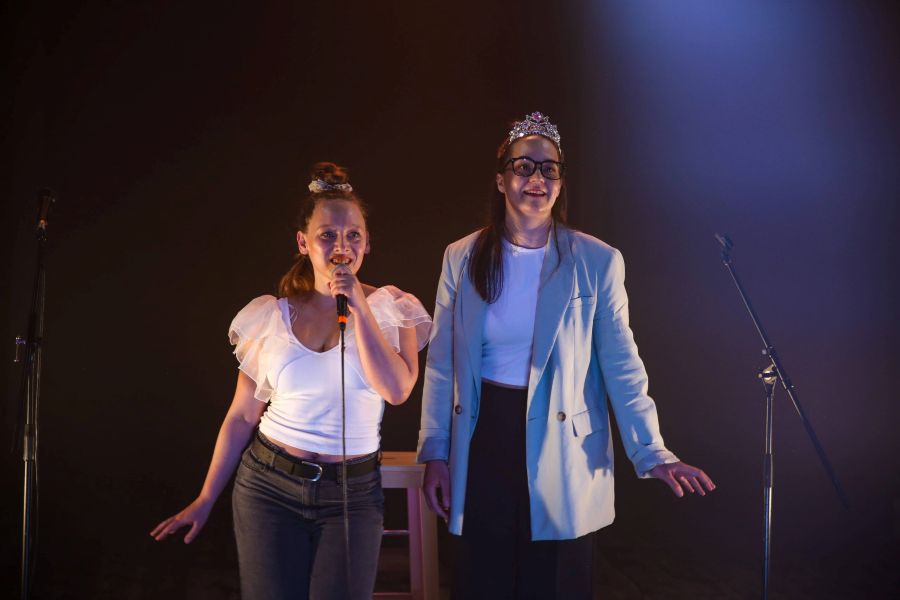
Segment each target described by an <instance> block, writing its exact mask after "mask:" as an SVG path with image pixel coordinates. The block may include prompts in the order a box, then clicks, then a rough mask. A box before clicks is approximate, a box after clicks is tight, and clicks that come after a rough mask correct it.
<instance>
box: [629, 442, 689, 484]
mask: <svg viewBox="0 0 900 600" xmlns="http://www.w3.org/2000/svg"><path fill="white" fill-rule="evenodd" d="M679 460H680V459H679V458H678V457H677V456H675V455H674V454H673V453H672V452H669V451H668V450H665V449H664V450H648V451H647V452H645V453H644V452H642V453H641V456H639V457H636V458H635V459H633V461H632V462H633V464H634V470H635V472H636V473H637V476H638V479H649V478H650V477H651V475H650V471H651V470H652V469H653V467H655V466H656V465H667V464H670V463H676V462H679Z"/></svg>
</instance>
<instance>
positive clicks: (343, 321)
mask: <svg viewBox="0 0 900 600" xmlns="http://www.w3.org/2000/svg"><path fill="white" fill-rule="evenodd" d="M334 299H335V301H336V302H337V321H338V327H340V328H341V331H344V329H346V327H347V318H348V317H349V316H350V308H349V307H348V306H347V296H345V295H344V294H338V295H337V296H335V297H334Z"/></svg>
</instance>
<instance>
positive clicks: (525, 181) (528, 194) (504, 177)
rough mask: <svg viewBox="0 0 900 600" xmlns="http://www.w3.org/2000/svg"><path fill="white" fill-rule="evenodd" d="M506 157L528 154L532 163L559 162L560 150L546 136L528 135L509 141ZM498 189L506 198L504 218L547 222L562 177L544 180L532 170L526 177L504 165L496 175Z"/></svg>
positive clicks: (538, 171) (560, 187)
mask: <svg viewBox="0 0 900 600" xmlns="http://www.w3.org/2000/svg"><path fill="white" fill-rule="evenodd" d="M507 156H508V157H510V158H512V157H520V156H527V157H528V158H530V159H531V160H533V161H535V162H541V161H545V160H555V161H559V160H560V156H559V151H558V150H557V149H556V146H555V145H554V144H553V142H551V141H550V140H548V139H547V138H545V137H543V136H540V135H529V136H527V137H523V138H520V139H518V140H516V141H515V142H513V143H512V145H510V147H509V151H508V152H507ZM497 189H498V190H500V192H501V193H502V194H503V195H504V196H505V197H506V218H507V220H509V219H511V218H512V219H515V220H517V221H522V220H527V221H535V220H539V221H544V220H546V221H549V220H550V219H551V218H552V217H551V210H552V209H553V205H554V203H555V202H556V199H557V197H558V196H559V192H560V190H561V189H562V179H547V178H545V177H544V176H543V175H541V170H540V169H535V171H534V173H532V174H531V176H529V177H522V176H519V175H516V174H515V173H513V171H512V169H511V168H507V169H506V170H505V171H503V172H502V173H498V174H497Z"/></svg>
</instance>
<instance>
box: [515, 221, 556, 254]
mask: <svg viewBox="0 0 900 600" xmlns="http://www.w3.org/2000/svg"><path fill="white" fill-rule="evenodd" d="M552 223H553V220H552V219H529V218H527V217H522V216H520V215H510V214H509V213H507V215H506V236H507V239H509V241H510V242H512V243H513V244H515V245H516V246H524V247H526V248H542V247H544V246H546V245H547V238H549V237H550V225H551V224H552Z"/></svg>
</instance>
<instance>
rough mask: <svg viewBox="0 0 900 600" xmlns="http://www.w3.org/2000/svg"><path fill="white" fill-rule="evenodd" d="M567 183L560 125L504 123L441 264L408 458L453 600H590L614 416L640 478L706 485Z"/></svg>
mask: <svg viewBox="0 0 900 600" xmlns="http://www.w3.org/2000/svg"><path fill="white" fill-rule="evenodd" d="M564 176H565V162H564V159H563V153H562V148H561V146H560V136H559V133H558V131H557V129H556V127H555V126H554V125H552V124H551V123H550V121H549V120H548V118H547V117H546V116H544V115H542V114H541V113H532V114H530V115H527V116H526V117H525V119H524V120H522V121H519V122H516V123H515V124H514V126H513V128H512V130H511V131H510V132H509V135H508V136H507V138H506V139H505V140H504V141H503V143H502V144H501V146H500V148H499V150H498V152H497V174H496V183H497V191H496V193H495V195H494V198H493V200H492V203H491V210H490V223H489V224H488V225H487V226H486V227H485V228H483V229H480V230H479V231H476V232H474V233H472V234H470V235H468V236H466V237H464V238H463V239H461V240H458V241H456V242H454V243H452V244H451V245H450V246H448V247H447V250H446V252H445V254H444V260H443V268H442V271H441V279H440V282H439V284H438V290H437V298H436V306H435V312H434V328H433V331H432V336H431V341H430V346H429V350H428V359H427V363H426V370H425V387H424V395H423V400H422V425H421V431H420V435H419V447H418V459H419V461H420V462H424V463H426V465H427V466H426V474H425V479H424V484H423V491H424V493H425V496H426V499H427V501H428V503H429V505H430V507H431V509H432V510H434V511H435V512H436V513H437V514H438V515H439V516H441V517H442V518H444V519H445V520H447V523H448V526H449V529H450V532H451V533H453V534H455V535H458V536H460V538H459V545H458V552H457V560H456V563H457V565H456V573H455V577H454V584H453V595H454V597H455V598H466V599H474V598H492V599H495V598H542V599H548V598H566V599H567V600H571V599H577V598H590V597H591V568H590V567H591V560H592V536H591V535H590V534H591V533H592V532H594V531H596V530H598V529H600V528H601V527H605V526H606V525H609V524H610V523H611V522H612V521H613V516H614V512H613V456H612V440H611V435H610V421H609V412H608V406H610V405H611V406H612V408H613V412H614V414H615V418H616V422H617V424H618V427H619V431H620V433H621V437H622V441H623V442H624V445H625V450H626V452H627V453H628V457H629V458H630V459H631V461H632V463H633V464H634V467H635V469H636V471H637V474H638V476H639V477H656V478H658V479H661V480H663V481H665V482H666V483H667V484H668V485H669V486H670V487H671V488H672V491H673V492H674V493H675V495H676V496H682V495H683V494H684V491H685V490H687V491H688V492H692V493H693V492H696V493H699V494H700V495H705V492H706V491H711V490H713V489H714V487H715V486H714V484H713V482H712V481H711V480H710V478H709V477H708V476H707V475H706V474H705V473H704V472H703V471H702V470H700V469H698V468H696V467H692V466H690V465H687V464H685V463H682V462H680V461H679V459H678V458H677V457H676V456H675V455H674V454H673V453H672V452H670V451H669V450H667V449H666V447H665V445H664V444H663V440H662V437H661V435H660V432H659V425H658V422H657V416H656V406H655V404H654V402H653V400H652V399H651V398H650V396H648V395H647V374H646V371H645V370H644V365H643V363H642V362H641V359H640V357H639V356H638V352H637V346H636V345H635V343H634V339H633V336H632V332H631V329H630V328H629V325H628V299H627V296H626V293H625V287H624V278H625V271H624V263H623V260H622V255H621V254H620V253H619V251H618V250H616V249H615V248H613V247H611V246H609V245H607V244H605V243H604V242H602V241H600V240H598V239H596V238H594V237H592V236H589V235H587V234H584V233H581V232H579V231H575V230H573V229H571V228H569V227H567V226H566V220H565V217H566V192H565V177H564ZM607 398H609V403H607Z"/></svg>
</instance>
